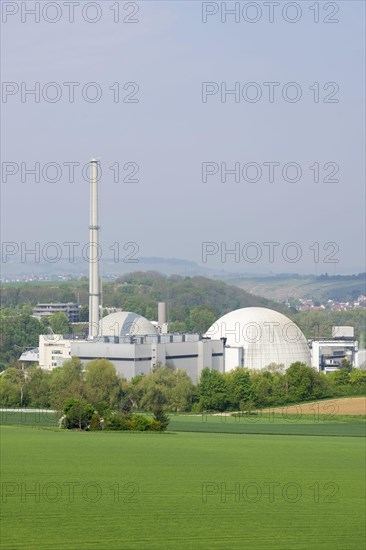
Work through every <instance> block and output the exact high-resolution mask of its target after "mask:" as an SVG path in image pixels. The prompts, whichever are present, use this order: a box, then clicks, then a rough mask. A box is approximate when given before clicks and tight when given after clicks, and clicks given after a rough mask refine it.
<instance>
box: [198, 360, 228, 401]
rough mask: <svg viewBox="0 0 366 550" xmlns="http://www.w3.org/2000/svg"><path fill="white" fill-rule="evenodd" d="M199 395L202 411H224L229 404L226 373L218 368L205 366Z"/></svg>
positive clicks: (199, 386)
mask: <svg viewBox="0 0 366 550" xmlns="http://www.w3.org/2000/svg"><path fill="white" fill-rule="evenodd" d="M198 395H199V404H200V409H201V410H202V411H209V410H216V411H224V410H225V409H226V407H227V405H228V396H227V388H226V380H225V377H224V375H223V374H221V373H220V372H218V371H216V370H213V369H209V368H207V367H206V368H204V369H203V370H202V373H201V377H200V382H199V385H198Z"/></svg>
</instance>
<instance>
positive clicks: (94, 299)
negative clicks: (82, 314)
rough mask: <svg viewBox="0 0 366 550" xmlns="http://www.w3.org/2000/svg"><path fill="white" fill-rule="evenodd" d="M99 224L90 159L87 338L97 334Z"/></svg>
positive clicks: (95, 165)
mask: <svg viewBox="0 0 366 550" xmlns="http://www.w3.org/2000/svg"><path fill="white" fill-rule="evenodd" d="M99 229H100V228H99V225H98V161H97V160H95V159H92V160H91V161H90V224H89V338H90V339H93V338H95V337H97V336H98V334H99V304H100V296H101V292H100V279H99Z"/></svg>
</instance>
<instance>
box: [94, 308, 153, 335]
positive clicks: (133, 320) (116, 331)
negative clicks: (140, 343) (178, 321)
mask: <svg viewBox="0 0 366 550" xmlns="http://www.w3.org/2000/svg"><path fill="white" fill-rule="evenodd" d="M100 326H101V335H102V336H119V337H125V336H143V335H145V334H157V330H156V328H155V327H154V325H153V324H152V323H150V321H148V320H147V319H145V317H142V315H138V314H137V313H132V312H131V311H118V312H117V313H111V314H110V315H107V316H106V317H103V319H102V320H101V322H100Z"/></svg>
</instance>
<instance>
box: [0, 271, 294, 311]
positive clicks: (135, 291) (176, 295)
mask: <svg viewBox="0 0 366 550" xmlns="http://www.w3.org/2000/svg"><path fill="white" fill-rule="evenodd" d="M88 293H89V289H88V281H87V280H86V279H85V280H83V281H77V280H75V281H67V282H60V283H57V282H50V283H48V284H47V283H42V284H39V283H24V284H19V283H18V284H11V283H9V284H4V285H3V288H2V306H3V307H22V306H24V305H31V306H34V305H36V304H37V303H38V302H57V301H61V302H68V301H71V302H72V301H74V302H78V303H80V304H81V305H87V304H88ZM160 301H165V302H167V303H168V314H169V320H171V321H176V320H178V321H183V320H184V319H185V318H186V317H187V316H188V313H189V310H190V309H191V308H194V307H205V308H207V309H208V310H209V311H211V312H212V313H213V314H214V315H215V317H216V318H217V317H218V316H221V315H223V314H224V313H227V312H229V311H231V310H233V309H237V308H240V307H249V306H257V307H269V308H273V309H276V310H278V311H281V312H284V311H285V310H286V311H288V310H287V308H285V306H284V305H282V304H279V303H276V302H275V301H273V300H269V299H267V298H263V297H261V296H256V295H254V294H252V293H249V292H247V291H246V290H244V289H241V288H238V287H236V286H233V285H229V284H226V283H225V282H223V281H218V280H213V279H208V278H206V277H200V276H198V277H183V276H179V275H172V276H170V277H167V276H165V275H162V274H160V273H157V272H153V271H151V272H136V273H131V274H128V275H124V276H122V277H120V278H118V279H117V280H116V281H113V282H106V283H104V284H103V305H104V306H105V307H118V308H122V309H124V310H127V311H135V312H136V313H140V314H141V315H144V316H146V317H148V318H150V319H154V318H156V315H157V302H160Z"/></svg>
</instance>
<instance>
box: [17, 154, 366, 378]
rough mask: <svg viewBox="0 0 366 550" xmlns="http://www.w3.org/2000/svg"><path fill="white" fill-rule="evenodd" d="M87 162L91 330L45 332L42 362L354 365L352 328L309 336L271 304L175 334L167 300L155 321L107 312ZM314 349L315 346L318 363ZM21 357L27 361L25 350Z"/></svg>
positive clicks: (135, 368)
mask: <svg viewBox="0 0 366 550" xmlns="http://www.w3.org/2000/svg"><path fill="white" fill-rule="evenodd" d="M90 167H91V178H90V219H89V241H90V242H89V249H90V252H89V323H88V336H87V338H86V339H81V338H77V337H72V338H71V337H64V336H63V335H57V334H47V335H41V336H40V337H39V350H38V361H39V366H40V367H41V368H42V369H46V370H50V369H53V368H57V367H60V366H62V364H63V363H64V361H65V360H67V359H70V357H72V356H76V357H78V358H80V360H81V361H82V362H83V363H84V364H85V363H87V362H88V361H91V360H93V359H101V358H103V359H108V360H109V361H111V362H112V363H113V364H114V366H115V368H116V370H117V372H118V373H119V374H120V375H122V376H124V377H125V378H126V379H127V380H130V379H131V378H133V377H134V376H136V375H139V374H148V373H149V372H151V370H152V369H153V368H154V366H158V365H169V366H171V367H173V368H175V369H183V370H185V371H186V372H187V373H188V374H189V376H190V377H191V378H192V380H193V381H194V382H197V381H198V380H199V377H200V374H201V371H202V369H203V368H205V367H208V368H211V369H215V370H217V371H219V372H228V371H230V370H232V369H234V368H236V367H242V368H248V369H264V368H266V367H268V366H269V365H271V364H276V365H283V367H284V368H285V369H286V368H288V367H289V366H290V365H291V364H292V363H294V362H296V361H301V362H302V363H305V364H307V365H309V366H314V367H315V368H318V369H319V370H323V371H325V372H331V371H332V370H334V369H335V368H338V366H339V364H340V360H341V358H343V357H348V358H349V359H350V360H351V361H352V362H353V364H354V366H357V342H355V341H354V339H353V337H352V338H351V337H350V333H349V332H348V333H347V335H348V337H347V338H346V339H340V338H338V341H337V342H336V343H335V342H334V340H335V338H333V339H329V340H327V341H324V340H323V341H321V342H315V343H312V342H309V343H308V342H307V340H306V338H305V336H304V335H303V333H302V332H301V330H300V329H299V327H298V326H297V325H296V324H295V323H294V322H293V321H291V320H290V319H289V318H288V317H286V316H285V315H283V314H281V313H278V312H277V311H274V310H271V309H267V308H259V307H248V308H242V309H238V310H235V311H232V312H230V313H227V314H226V315H224V316H222V317H221V318H220V319H218V321H216V323H214V324H213V325H212V326H211V327H210V328H209V330H208V331H207V332H206V334H191V333H185V334H181V333H179V334H176V333H170V332H169V324H168V322H167V316H166V304H165V303H163V302H161V303H159V304H157V318H158V320H157V321H155V320H154V321H149V320H148V319H146V318H145V317H142V316H141V315H138V314H137V313H134V312H129V311H117V312H115V313H111V314H110V315H107V316H106V317H103V318H102V316H101V312H102V282H101V277H100V268H99V254H98V250H99V234H100V226H99V211H98V206H99V205H98V193H99V189H98V187H99V182H98V179H99V176H98V173H99V170H98V167H99V163H98V161H97V160H95V159H92V160H91V162H90ZM339 328H342V327H339ZM352 336H353V335H352ZM311 348H314V350H315V356H316V357H315V364H314V357H313V359H312V355H311ZM35 352H36V350H31V352H28V353H29V359H28V360H30V361H31V360H33V361H34V358H35V356H36V355H37V354H36V353H35ZM20 360H21V361H25V362H26V361H27V353H25V354H23V355H22V357H21V358H20Z"/></svg>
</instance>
